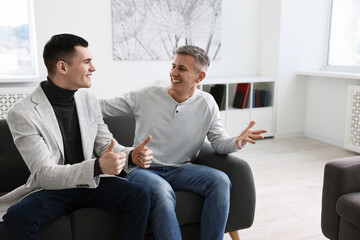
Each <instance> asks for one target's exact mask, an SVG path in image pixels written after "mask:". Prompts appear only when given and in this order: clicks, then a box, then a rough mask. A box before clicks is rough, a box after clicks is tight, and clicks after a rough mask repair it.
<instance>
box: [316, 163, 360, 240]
mask: <svg viewBox="0 0 360 240" xmlns="http://www.w3.org/2000/svg"><path fill="white" fill-rule="evenodd" d="M321 228H322V231H323V233H324V235H325V236H326V237H327V238H329V239H331V240H358V239H360V156H355V157H347V158H341V159H336V160H332V161H330V162H328V163H327V164H326V165H325V171H324V185H323V195H322V213H321Z"/></svg>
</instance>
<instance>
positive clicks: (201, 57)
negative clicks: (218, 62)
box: [176, 45, 210, 71]
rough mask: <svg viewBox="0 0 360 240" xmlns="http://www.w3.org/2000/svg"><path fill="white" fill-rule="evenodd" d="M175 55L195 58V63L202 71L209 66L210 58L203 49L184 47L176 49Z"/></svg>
mask: <svg viewBox="0 0 360 240" xmlns="http://www.w3.org/2000/svg"><path fill="white" fill-rule="evenodd" d="M176 54H184V55H190V56H193V57H194V58H195V63H197V64H200V65H201V66H202V67H203V68H204V70H205V71H206V70H207V68H208V67H209V66H210V58H209V56H208V55H207V53H206V52H205V50H204V49H202V48H199V47H197V46H194V45H185V46H181V47H179V48H178V49H176Z"/></svg>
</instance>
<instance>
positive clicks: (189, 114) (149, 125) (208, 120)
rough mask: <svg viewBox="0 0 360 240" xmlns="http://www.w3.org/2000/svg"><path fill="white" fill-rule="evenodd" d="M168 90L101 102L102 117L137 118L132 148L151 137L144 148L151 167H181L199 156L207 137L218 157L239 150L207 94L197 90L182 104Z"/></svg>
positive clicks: (155, 89) (145, 90) (153, 89)
mask: <svg viewBox="0 0 360 240" xmlns="http://www.w3.org/2000/svg"><path fill="white" fill-rule="evenodd" d="M168 91H169V88H162V87H147V88H143V89H140V90H138V91H134V92H129V93H127V94H125V95H123V96H121V97H116V98H113V99H103V100H100V106H101V109H102V113H103V115H104V116H116V115H121V114H124V113H133V114H134V115H135V119H136V129H135V139H134V146H137V145H138V144H140V143H141V142H142V141H144V140H145V139H146V138H147V136H148V135H151V136H152V139H151V141H150V143H149V144H148V145H147V147H148V148H150V149H151V150H152V151H153V152H154V154H153V156H154V159H153V162H152V166H159V165H161V166H181V165H183V164H186V163H190V162H191V161H192V160H194V159H195V158H196V156H197V155H198V153H199V151H200V148H201V146H202V144H203V142H204V140H205V138H206V137H207V138H208V140H209V141H210V143H211V145H212V147H213V149H214V150H215V151H216V152H217V153H219V154H228V153H231V152H234V151H237V150H238V147H237V145H236V142H235V140H236V137H233V138H229V136H228V135H227V133H226V132H225V129H224V127H223V125H222V124H221V119H220V114H219V108H218V106H217V104H216V102H215V100H214V98H213V97H212V95H210V94H209V93H207V92H203V91H200V90H198V89H196V91H195V93H194V95H193V96H191V97H190V98H188V99H187V100H186V101H184V102H182V103H178V102H176V101H175V100H174V99H173V98H172V97H171V96H170V95H169V93H168Z"/></svg>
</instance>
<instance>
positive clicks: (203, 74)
mask: <svg viewBox="0 0 360 240" xmlns="http://www.w3.org/2000/svg"><path fill="white" fill-rule="evenodd" d="M205 76H206V73H205V72H204V71H200V73H199V76H198V79H196V83H197V84H199V83H200V82H201V81H202V80H204V78H205Z"/></svg>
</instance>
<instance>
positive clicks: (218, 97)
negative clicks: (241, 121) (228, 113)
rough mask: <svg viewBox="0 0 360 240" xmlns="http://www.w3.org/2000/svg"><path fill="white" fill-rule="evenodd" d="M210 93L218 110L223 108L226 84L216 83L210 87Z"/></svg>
mask: <svg viewBox="0 0 360 240" xmlns="http://www.w3.org/2000/svg"><path fill="white" fill-rule="evenodd" d="M210 94H211V95H212V96H213V97H214V99H215V101H216V103H217V105H218V107H219V110H220V111H222V110H225V102H226V86H225V85H224V84H216V85H215V86H212V87H211V88H210Z"/></svg>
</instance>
